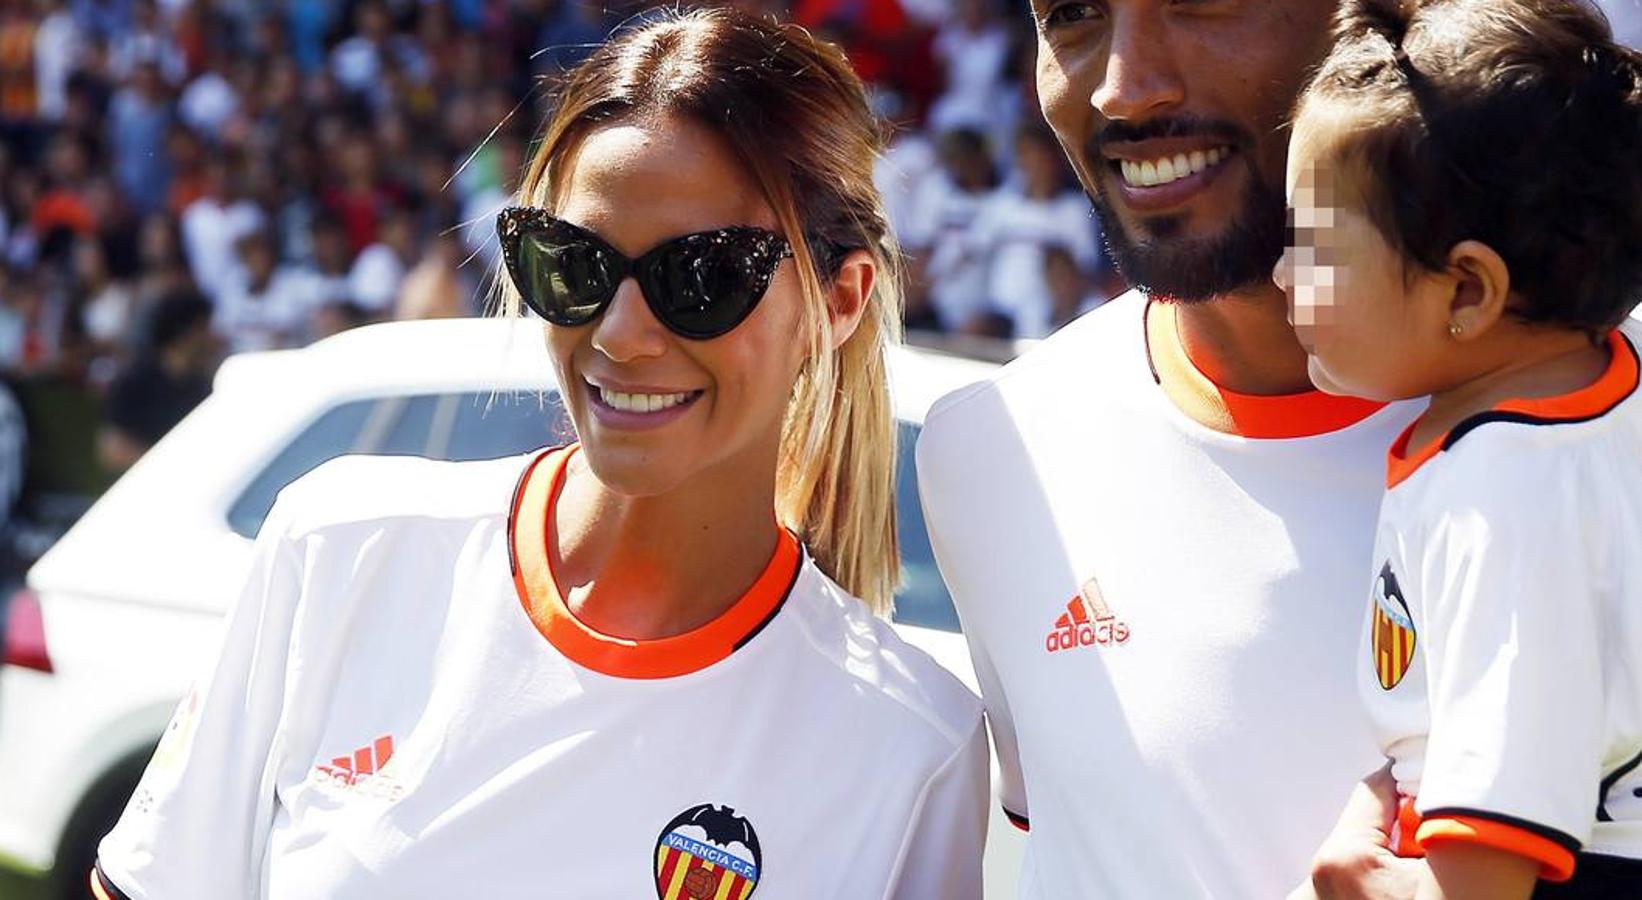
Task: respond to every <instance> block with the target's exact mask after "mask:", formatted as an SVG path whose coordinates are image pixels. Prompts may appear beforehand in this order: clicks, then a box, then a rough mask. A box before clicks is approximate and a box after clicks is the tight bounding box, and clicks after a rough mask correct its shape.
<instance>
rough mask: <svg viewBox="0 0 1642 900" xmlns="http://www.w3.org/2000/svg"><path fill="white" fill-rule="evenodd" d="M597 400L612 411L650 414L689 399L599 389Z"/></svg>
mask: <svg viewBox="0 0 1642 900" xmlns="http://www.w3.org/2000/svg"><path fill="white" fill-rule="evenodd" d="M599 399H600V400H602V401H604V404H605V405H606V406H609V407H610V408H612V409H619V410H621V411H622V412H639V413H652V412H657V411H659V410H663V409H667V408H668V407H672V406H677V405H679V404H680V403H683V402H684V401H686V400H688V399H690V395H689V394H623V393H621V392H620V391H612V390H606V389H605V388H602V387H601V388H599Z"/></svg>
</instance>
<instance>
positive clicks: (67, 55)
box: [34, 9, 81, 122]
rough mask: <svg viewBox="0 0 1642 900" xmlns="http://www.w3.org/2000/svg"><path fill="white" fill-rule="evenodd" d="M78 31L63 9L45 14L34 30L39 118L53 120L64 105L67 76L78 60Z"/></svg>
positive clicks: (70, 73) (35, 82) (66, 103)
mask: <svg viewBox="0 0 1642 900" xmlns="http://www.w3.org/2000/svg"><path fill="white" fill-rule="evenodd" d="M80 46H81V43H80V32H79V29H78V28H76V27H75V25H74V15H73V13H71V12H69V11H68V10H67V9H59V10H58V11H56V12H54V13H52V14H51V15H49V16H46V17H45V18H44V19H42V20H41V22H40V28H39V30H37V31H36V32H35V33H34V84H35V89H36V91H37V99H36V104H37V108H38V110H39V112H40V118H42V119H45V120H47V121H49V122H55V121H58V120H60V119H61V118H62V117H63V113H64V112H66V111H67V107H68V78H69V76H70V75H72V74H73V73H74V67H75V65H76V64H77V63H78V62H79V55H80Z"/></svg>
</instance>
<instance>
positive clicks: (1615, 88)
mask: <svg viewBox="0 0 1642 900" xmlns="http://www.w3.org/2000/svg"><path fill="white" fill-rule="evenodd" d="M1336 22H1337V24H1336V35H1335V36H1336V39H1337V44H1336V46H1335V48H1334V50H1333V52H1332V53H1330V55H1329V56H1328V58H1327V59H1326V60H1324V62H1323V64H1322V66H1321V68H1320V69H1319V71H1318V72H1317V74H1316V76H1315V77H1314V79H1313V81H1312V85H1311V88H1310V91H1309V92H1308V94H1307V95H1306V96H1305V97H1304V99H1302V101H1301V112H1302V114H1309V113H1310V112H1312V111H1322V110H1323V109H1324V108H1325V107H1326V109H1327V112H1328V113H1329V114H1330V118H1336V120H1337V121H1340V122H1343V123H1350V129H1349V131H1348V132H1347V133H1346V134H1344V135H1343V136H1341V137H1338V138H1335V139H1334V140H1332V141H1331V144H1330V146H1329V148H1328V151H1329V155H1330V156H1331V157H1332V158H1333V159H1334V160H1336V161H1338V162H1339V163H1340V164H1341V165H1343V166H1345V167H1346V169H1347V171H1350V172H1353V173H1355V174H1356V175H1358V176H1360V178H1358V179H1357V180H1358V181H1359V182H1360V183H1359V184H1356V185H1355V187H1354V190H1355V192H1356V193H1357V194H1358V196H1359V199H1360V200H1362V201H1363V202H1364V204H1365V206H1366V208H1367V209H1366V212H1367V214H1368V216H1369V218H1370V220H1371V221H1372V222H1373V223H1374V225H1375V226H1376V227H1377V228H1378V229H1379V230H1380V231H1381V233H1383V234H1384V235H1385V236H1386V238H1387V240H1388V241H1390V242H1391V244H1392V245H1393V246H1394V247H1397V248H1398V249H1399V250H1401V251H1402V252H1403V254H1404V255H1405V256H1407V257H1409V258H1411V259H1412V260H1413V261H1415V262H1417V263H1418V264H1420V265H1421V266H1424V267H1425V268H1427V269H1430V270H1433V271H1440V270H1442V269H1444V268H1446V259H1447V256H1448V253H1449V251H1450V250H1451V249H1452V248H1453V247H1454V245H1455V244H1457V243H1459V242H1460V241H1463V240H1468V239H1474V240H1478V241H1482V242H1483V243H1485V244H1487V245H1488V246H1490V247H1492V248H1493V249H1494V250H1495V251H1496V252H1498V253H1499V254H1500V256H1501V257H1503V258H1504V260H1505V263H1506V265H1507V266H1509V267H1510V270H1511V282H1512V288H1513V290H1514V292H1515V293H1517V294H1518V295H1519V296H1520V297H1521V302H1520V303H1516V304H1513V306H1512V312H1513V313H1514V314H1516V315H1517V316H1519V317H1520V318H1522V319H1524V320H1526V321H1530V322H1544V323H1548V324H1556V325H1561V326H1565V327H1571V328H1577V329H1581V330H1584V331H1586V332H1587V333H1590V334H1592V335H1593V336H1595V335H1597V334H1599V333H1601V332H1603V331H1606V330H1608V329H1610V328H1613V327H1614V326H1616V325H1618V324H1619V323H1620V322H1621V321H1623V320H1624V318H1625V316H1626V315H1627V314H1628V313H1629V312H1630V310H1631V308H1632V307H1634V306H1635V305H1636V304H1637V301H1638V300H1639V299H1642V54H1638V53H1637V51H1635V50H1632V49H1629V48H1627V47H1624V46H1622V45H1619V44H1617V43H1615V42H1614V40H1613V33H1612V29H1611V28H1610V27H1609V25H1608V22H1607V19H1606V17H1604V16H1603V14H1602V12H1601V11H1600V10H1599V9H1597V8H1596V7H1595V6H1594V5H1592V4H1591V3H1590V2H1588V0H1345V2H1344V3H1343V4H1342V8H1341V10H1340V14H1339V17H1338V19H1337V20H1336ZM1335 113H1338V116H1337V117H1336V116H1335V115H1334V114H1335Z"/></svg>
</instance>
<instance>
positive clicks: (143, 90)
mask: <svg viewBox="0 0 1642 900" xmlns="http://www.w3.org/2000/svg"><path fill="white" fill-rule="evenodd" d="M171 121H172V118H171V107H170V96H169V92H168V89H167V88H166V87H165V83H164V81H163V80H162V79H161V77H160V70H159V67H158V66H157V65H156V64H155V63H154V62H152V61H144V62H139V63H137V64H136V65H135V68H134V70H133V72H132V74H131V77H130V79H129V80H128V81H127V82H126V84H125V86H124V87H122V88H120V89H119V91H118V92H117V93H115V94H114V98H113V100H112V101H111V102H110V106H109V111H108V136H109V141H110V143H111V144H112V148H113V151H114V173H115V177H116V178H117V179H118V181H119V185H120V190H122V191H124V192H125V195H126V198H127V200H128V201H129V202H130V203H131V205H132V206H134V207H135V208H136V209H137V211H138V212H141V213H149V212H153V211H154V210H157V209H160V208H162V207H163V205H164V203H165V199H166V191H167V189H168V188H169V186H170V180H171V167H170V164H169V161H168V160H167V159H166V155H165V154H164V153H161V152H158V151H159V150H160V148H161V147H163V146H164V145H165V140H166V134H167V132H168V131H169V130H170V128H171Z"/></svg>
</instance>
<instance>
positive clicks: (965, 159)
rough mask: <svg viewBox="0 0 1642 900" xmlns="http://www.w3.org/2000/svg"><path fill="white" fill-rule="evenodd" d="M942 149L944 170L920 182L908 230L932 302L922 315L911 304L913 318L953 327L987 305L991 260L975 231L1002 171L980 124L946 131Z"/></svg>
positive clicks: (919, 279)
mask: <svg viewBox="0 0 1642 900" xmlns="http://www.w3.org/2000/svg"><path fill="white" fill-rule="evenodd" d="M936 154H937V158H938V159H939V160H940V164H941V165H940V170H939V171H938V172H935V173H933V174H932V175H931V176H930V177H928V178H926V179H924V181H923V182H922V184H921V185H920V186H919V190H918V193H917V194H916V195H915V199H914V202H913V205H912V213H911V217H910V219H909V220H908V222H907V225H906V231H905V232H904V234H903V235H902V240H903V241H904V242H905V244H906V246H907V248H908V252H909V253H911V254H912V256H913V259H914V263H913V265H912V266H911V270H912V271H911V275H912V282H913V284H914V291H915V292H917V293H920V294H922V295H923V296H924V297H926V298H927V307H928V314H927V315H922V316H920V315H917V313H918V312H919V310H918V309H917V308H916V307H911V308H912V310H913V315H910V316H909V317H908V324H909V325H910V326H912V327H927V328H939V329H942V330H948V331H952V330H957V329H958V328H961V327H962V326H963V325H964V324H965V323H966V322H968V321H969V320H970V319H971V318H973V317H974V316H975V315H977V314H978V313H980V312H981V311H982V310H983V309H984V308H985V307H986V301H987V294H986V285H987V281H986V279H987V260H986V258H985V257H984V256H982V255H980V254H979V253H975V252H972V250H971V247H972V244H973V239H972V237H971V231H972V230H973V229H974V227H975V222H976V219H977V218H978V217H979V216H980V213H981V210H982V209H983V208H985V206H986V204H987V198H988V197H990V196H991V194H992V191H993V190H994V189H995V188H996V187H997V183H998V176H997V171H996V169H995V168H994V167H993V163H992V155H991V153H990V151H989V150H988V149H987V144H986V138H985V137H983V136H982V135H981V133H980V132H979V131H977V130H975V129H972V128H955V129H953V130H952V131H949V132H947V133H945V134H943V135H941V137H940V139H939V140H938V141H937V142H936ZM914 302H915V301H914Z"/></svg>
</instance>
